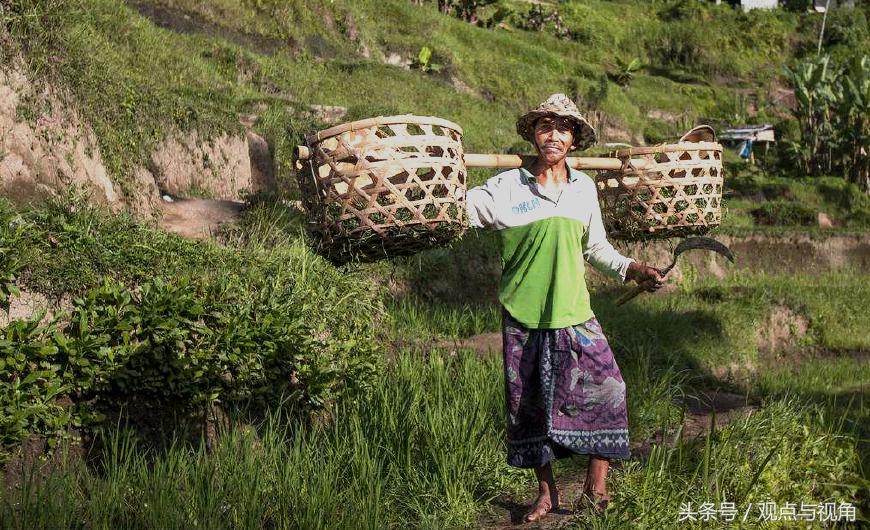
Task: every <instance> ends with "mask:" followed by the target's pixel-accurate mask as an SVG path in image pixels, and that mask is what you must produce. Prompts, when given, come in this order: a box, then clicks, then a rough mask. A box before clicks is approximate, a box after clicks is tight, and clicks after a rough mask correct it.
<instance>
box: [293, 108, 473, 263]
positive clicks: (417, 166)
mask: <svg viewBox="0 0 870 530" xmlns="http://www.w3.org/2000/svg"><path fill="white" fill-rule="evenodd" d="M306 142H307V144H308V145H307V146H306V148H307V149H306V150H305V154H306V157H307V158H308V160H309V162H308V164H305V165H304V166H303V167H302V168H301V170H300V171H298V173H297V176H298V180H299V186H300V189H301V190H302V195H303V205H304V206H305V208H306V209H307V210H308V212H309V214H310V222H311V229H312V231H313V232H314V233H315V235H316V236H317V237H316V239H317V241H318V244H319V246H320V251H321V252H322V253H324V254H325V255H327V256H328V257H329V258H331V259H332V260H334V261H337V262H346V261H350V260H359V261H371V260H374V259H378V258H383V257H386V256H399V255H407V254H413V253H416V252H418V251H420V250H424V249H428V248H433V247H438V246H443V245H446V244H448V243H450V242H451V241H453V240H455V239H456V238H457V237H459V236H460V235H461V234H462V233H463V232H464V231H465V229H466V228H467V223H466V219H465V189H466V188H465V178H466V170H465V165H464V163H463V158H462V155H463V153H462V128H461V127H460V126H459V125H457V124H455V123H452V122H449V121H447V120H443V119H440V118H434V117H421V116H411V115H404V116H386V117H383V116H382V117H377V118H372V119H367V120H361V121H356V122H352V123H346V124H343V125H338V126H336V127H333V128H330V129H326V130H324V131H321V132H319V133H317V134H314V135H310V136H308V137H306ZM306 166H307V167H306Z"/></svg>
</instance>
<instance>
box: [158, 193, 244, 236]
mask: <svg viewBox="0 0 870 530" xmlns="http://www.w3.org/2000/svg"><path fill="white" fill-rule="evenodd" d="M244 205H245V203H243V202H236V201H221V200H212V199H174V200H173V201H172V202H167V201H161V202H160V206H159V208H160V212H161V213H162V214H163V215H162V217H161V219H160V221H159V222H158V226H159V227H160V228H162V229H163V230H166V231H167V232H172V233H175V234H178V235H180V236H183V237H189V238H192V239H208V238H209V237H211V236H213V235H214V234H215V233H216V232H217V230H218V229H219V228H220V226H221V225H223V224H226V223H233V222H235V221H236V220H237V219H238V218H239V214H240V213H241V211H242V208H243V207H244Z"/></svg>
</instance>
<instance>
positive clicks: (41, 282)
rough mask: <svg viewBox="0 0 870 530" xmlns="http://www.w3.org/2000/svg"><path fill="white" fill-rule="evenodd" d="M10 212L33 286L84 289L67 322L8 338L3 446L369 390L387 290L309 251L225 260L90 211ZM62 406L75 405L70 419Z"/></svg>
mask: <svg viewBox="0 0 870 530" xmlns="http://www.w3.org/2000/svg"><path fill="white" fill-rule="evenodd" d="M0 206H3V208H0V214H3V215H0V217H5V218H10V217H11V218H13V219H15V218H20V219H21V221H20V222H21V226H23V227H25V228H23V229H20V230H24V232H23V234H24V235H23V236H22V237H20V238H19V240H18V241H19V243H18V244H17V246H16V248H15V249H16V252H18V253H20V254H22V255H23V263H24V265H23V267H22V271H21V277H20V279H19V280H18V281H19V283H20V284H22V286H23V287H25V288H28V289H34V288H37V289H38V290H41V291H42V292H46V293H47V294H52V291H54V290H55V289H61V288H62V287H59V286H58V284H59V283H60V284H61V285H63V284H64V283H65V282H67V281H68V278H70V277H74V276H75V277H78V282H69V285H67V288H68V289H69V291H66V292H72V293H73V294H74V297H73V300H72V303H71V306H70V307H69V309H68V310H67V311H66V312H60V313H58V314H56V315H55V316H54V317H53V318H52V319H48V320H47V321H46V322H39V318H37V317H35V320H33V321H13V322H12V323H10V324H9V326H7V328H6V329H5V330H3V333H4V334H5V339H4V340H3V341H2V342H0V351H2V352H3V355H0V359H3V361H2V362H3V363H4V365H5V366H6V367H7V369H8V370H7V371H4V372H3V374H4V375H3V376H2V377H3V378H2V383H0V384H2V385H3V386H4V388H3V390H4V392H3V393H0V408H2V409H4V410H6V411H7V413H8V418H10V420H9V421H10V424H9V425H5V424H4V431H3V432H2V433H0V436H2V439H3V440H2V441H3V443H4V446H6V445H8V444H9V443H11V442H13V441H15V440H17V439H20V438H21V437H22V436H23V435H24V434H26V433H28V432H31V433H38V434H45V435H52V436H53V435H55V434H56V433H57V430H58V429H59V425H65V424H66V423H68V422H69V421H72V422H73V423H75V424H82V423H87V424H91V425H92V424H93V423H94V422H96V423H99V422H100V421H101V419H102V413H103V412H104V411H105V410H106V409H107V408H116V407H118V406H121V405H124V404H128V405H130V406H131V407H137V408H144V409H146V410H159V411H164V413H167V414H169V413H172V412H177V413H179V414H201V413H202V411H203V410H204V408H205V407H206V406H207V405H209V404H211V403H214V402H222V403H249V404H252V405H256V406H267V405H269V404H270V403H274V402H275V401H277V400H279V399H283V400H284V401H285V402H287V403H288V405H292V407H293V408H294V409H295V410H296V411H297V412H299V413H300V414H302V415H308V414H310V413H315V412H316V411H319V410H321V409H323V408H324V407H328V406H330V405H331V404H332V403H335V402H338V401H342V400H350V401H352V400H353V399H355V398H356V397H358V396H360V395H364V394H365V392H366V391H367V390H368V389H370V383H371V378H372V377H373V375H374V373H375V372H376V371H377V369H378V366H379V363H380V356H379V355H377V353H376V349H375V342H374V340H375V334H376V329H377V328H376V321H377V319H379V318H381V317H380V316H379V315H380V313H381V312H382V309H381V306H380V303H381V302H380V298H379V297H378V294H377V290H376V289H375V288H374V287H373V286H371V285H369V284H368V283H367V282H366V281H365V280H363V279H361V278H358V277H357V276H356V275H354V274H350V275H348V274H347V273H342V272H341V271H338V270H336V269H334V268H332V267H331V266H329V265H328V264H326V263H325V262H324V261H323V260H322V259H320V258H315V257H314V256H311V254H310V251H308V250H307V249H306V248H305V246H304V244H303V243H302V242H299V241H296V242H294V243H293V244H292V245H290V246H284V247H282V248H281V249H275V250H268V249H263V248H261V247H256V246H253V245H250V246H248V247H246V248H245V249H244V250H233V249H218V248H216V247H214V246H212V245H203V244H201V243H192V242H187V241H184V240H181V239H178V238H175V237H174V236H167V235H165V234H162V233H160V232H157V231H154V230H148V229H146V228H143V227H141V226H137V225H134V224H132V222H130V221H129V220H125V219H123V218H121V219H118V218H114V217H111V216H109V215H108V214H107V213H105V212H100V211H98V210H97V211H95V210H93V209H88V208H83V209H82V210H77V211H75V212H70V211H68V210H61V209H52V208H48V209H46V210H41V211H39V212H26V211H25V212H22V213H21V214H18V213H14V212H12V211H11V210H10V208H9V206H8V205H0ZM52 234H56V235H52ZM131 240H132V241H135V242H131ZM51 241H53V243H52V242H51ZM68 252H73V253H74V254H76V255H77V259H76V260H70V259H69V258H68V257H67V253H68ZM37 256H38V258H37ZM242 263H244V265H242ZM94 270H96V271H99V272H100V273H99V274H96V275H93V273H91V274H90V275H88V274H85V272H84V271H94ZM61 292H64V291H61ZM10 367H11V368H10ZM32 374H35V375H32ZM5 390H9V391H8V392H6V391H5ZM59 397H62V398H63V399H65V400H67V401H69V400H70V399H71V400H72V403H74V406H73V407H72V408H71V409H70V408H69V407H60V408H59V407H58V406H57V404H56V403H55V401H56V400H57V399H59ZM70 415H72V416H71V417H70Z"/></svg>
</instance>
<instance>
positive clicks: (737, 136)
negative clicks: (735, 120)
mask: <svg viewBox="0 0 870 530" xmlns="http://www.w3.org/2000/svg"><path fill="white" fill-rule="evenodd" d="M719 138H721V139H722V140H754V141H756V142H775V141H776V139H775V138H774V128H773V125H744V126H741V127H735V128H733V129H726V130H725V132H723V133H722V134H721V135H719Z"/></svg>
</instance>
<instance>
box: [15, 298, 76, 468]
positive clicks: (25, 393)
mask: <svg viewBox="0 0 870 530" xmlns="http://www.w3.org/2000/svg"><path fill="white" fill-rule="evenodd" d="M40 316H41V315H37V317H36V318H34V319H32V320H20V321H13V322H11V323H10V324H9V325H8V326H6V327H5V328H4V329H2V330H0V457H2V454H3V453H2V448H3V447H6V446H9V445H11V444H14V443H16V442H18V441H19V440H21V439H23V438H24V437H26V436H27V435H28V434H30V433H42V434H53V435H57V434H59V433H61V432H62V431H63V430H64V429H65V428H66V427H67V425H69V423H70V420H71V415H70V411H69V408H68V407H64V406H62V405H61V404H60V403H59V402H58V398H59V397H61V396H62V395H64V394H65V393H66V392H67V390H68V389H69V386H68V385H67V383H66V381H65V377H64V373H63V367H62V366H60V365H59V364H57V362H56V360H57V353H58V350H57V347H56V346H55V345H54V344H52V340H51V331H52V329H51V328H50V327H48V328H47V327H43V326H41V325H40V323H39V319H40ZM56 438H57V437H56V436H53V437H51V438H50V440H52V441H53V440H55V439H56ZM0 462H2V458H0Z"/></svg>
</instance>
